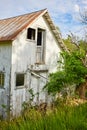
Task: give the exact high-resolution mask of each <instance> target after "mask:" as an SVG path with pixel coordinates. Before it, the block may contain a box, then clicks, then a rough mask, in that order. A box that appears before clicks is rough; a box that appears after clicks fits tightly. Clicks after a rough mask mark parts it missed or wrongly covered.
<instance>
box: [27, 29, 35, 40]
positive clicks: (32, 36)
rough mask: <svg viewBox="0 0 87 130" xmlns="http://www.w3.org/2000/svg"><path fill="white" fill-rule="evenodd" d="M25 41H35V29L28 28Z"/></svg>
mask: <svg viewBox="0 0 87 130" xmlns="http://www.w3.org/2000/svg"><path fill="white" fill-rule="evenodd" d="M27 39H31V40H35V29H32V28H28V30H27Z"/></svg>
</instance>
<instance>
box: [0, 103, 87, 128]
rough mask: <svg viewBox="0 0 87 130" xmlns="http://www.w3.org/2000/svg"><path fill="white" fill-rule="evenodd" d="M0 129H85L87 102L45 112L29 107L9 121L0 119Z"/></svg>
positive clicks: (86, 124) (86, 126) (86, 123)
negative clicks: (22, 113)
mask: <svg viewBox="0 0 87 130" xmlns="http://www.w3.org/2000/svg"><path fill="white" fill-rule="evenodd" d="M0 130H87V104H83V105H79V106H73V107H72V106H64V105H63V106H58V107H57V108H55V109H53V110H48V111H47V113H46V114H44V113H40V112H38V111H36V110H34V109H31V110H29V111H26V112H25V113H24V115H23V116H21V117H19V118H17V119H14V120H12V121H10V122H8V121H1V122H0Z"/></svg>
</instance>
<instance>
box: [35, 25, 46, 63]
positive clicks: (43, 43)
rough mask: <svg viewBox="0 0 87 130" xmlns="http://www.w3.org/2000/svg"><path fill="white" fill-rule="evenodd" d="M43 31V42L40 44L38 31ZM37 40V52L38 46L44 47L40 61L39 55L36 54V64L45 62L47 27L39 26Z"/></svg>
mask: <svg viewBox="0 0 87 130" xmlns="http://www.w3.org/2000/svg"><path fill="white" fill-rule="evenodd" d="M39 31H40V32H41V43H40V44H38V43H37V42H38V32H39ZM37 42H36V53H39V52H38V50H37V48H40V47H41V48H42V52H41V58H40V59H41V60H40V61H38V60H37V56H36V64H45V55H46V54H45V53H46V50H45V48H46V28H43V27H38V28H37ZM36 55H37V54H36Z"/></svg>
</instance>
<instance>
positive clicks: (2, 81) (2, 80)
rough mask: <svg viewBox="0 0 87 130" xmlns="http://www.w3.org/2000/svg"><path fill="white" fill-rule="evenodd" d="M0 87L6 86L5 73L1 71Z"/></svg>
mask: <svg viewBox="0 0 87 130" xmlns="http://www.w3.org/2000/svg"><path fill="white" fill-rule="evenodd" d="M0 87H4V73H3V72H1V73H0Z"/></svg>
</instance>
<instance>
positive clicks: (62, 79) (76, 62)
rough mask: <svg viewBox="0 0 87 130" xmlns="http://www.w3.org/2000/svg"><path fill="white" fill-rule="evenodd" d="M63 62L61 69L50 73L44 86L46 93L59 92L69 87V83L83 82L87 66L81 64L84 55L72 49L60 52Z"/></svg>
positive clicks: (86, 73)
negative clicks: (69, 51)
mask: <svg viewBox="0 0 87 130" xmlns="http://www.w3.org/2000/svg"><path fill="white" fill-rule="evenodd" d="M61 56H62V59H63V62H61V63H62V70H61V71H57V72H55V73H52V74H50V76H49V82H48V83H47V85H46V86H45V88H46V89H47V90H48V93H51V94H56V93H57V92H60V90H62V88H65V87H69V86H70V85H73V84H76V85H77V86H79V85H80V84H81V83H83V82H85V77H86V75H87V68H86V67H85V66H84V65H83V62H82V59H84V57H85V55H84V53H83V52H80V51H78V50H77V51H72V52H71V53H68V52H62V53H61Z"/></svg>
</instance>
